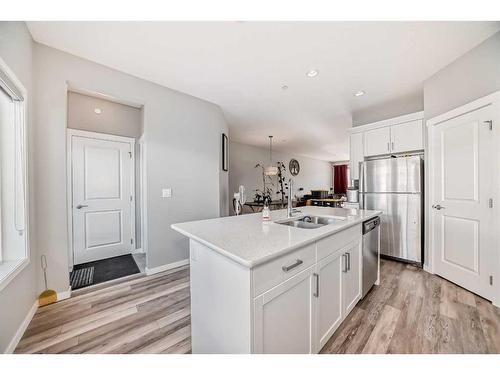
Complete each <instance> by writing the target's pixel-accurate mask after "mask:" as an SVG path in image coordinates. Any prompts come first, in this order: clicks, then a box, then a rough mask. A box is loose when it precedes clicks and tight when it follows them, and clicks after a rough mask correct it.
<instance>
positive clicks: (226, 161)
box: [222, 133, 229, 172]
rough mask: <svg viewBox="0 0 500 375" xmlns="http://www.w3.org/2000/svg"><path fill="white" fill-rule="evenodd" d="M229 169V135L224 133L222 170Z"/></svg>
mask: <svg viewBox="0 0 500 375" xmlns="http://www.w3.org/2000/svg"><path fill="white" fill-rule="evenodd" d="M228 169H229V148H228V142H227V135H225V134H224V133H222V170H223V171H226V172H227V171H228Z"/></svg>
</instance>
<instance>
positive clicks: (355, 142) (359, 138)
mask: <svg viewBox="0 0 500 375" xmlns="http://www.w3.org/2000/svg"><path fill="white" fill-rule="evenodd" d="M349 150H350V155H351V158H350V162H349V163H350V165H349V169H350V171H351V175H350V176H351V177H350V178H351V180H358V179H359V163H361V162H362V161H363V160H364V155H365V154H364V150H363V133H354V134H351V137H350V140H349Z"/></svg>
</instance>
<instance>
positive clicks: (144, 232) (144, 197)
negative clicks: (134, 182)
mask: <svg viewBox="0 0 500 375" xmlns="http://www.w3.org/2000/svg"><path fill="white" fill-rule="evenodd" d="M139 145H140V149H139V154H140V161H139V162H140V163H141V165H140V168H139V170H140V186H141V195H140V197H141V212H140V215H141V247H142V252H143V253H146V263H147V257H148V220H147V217H148V179H147V163H146V158H147V146H146V140H145V136H144V134H143V135H141V137H140V138H139Z"/></svg>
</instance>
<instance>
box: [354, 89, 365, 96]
mask: <svg viewBox="0 0 500 375" xmlns="http://www.w3.org/2000/svg"><path fill="white" fill-rule="evenodd" d="M363 95H365V92H364V91H363V90H360V91H357V92H355V93H354V96H363Z"/></svg>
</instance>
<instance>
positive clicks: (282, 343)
mask: <svg viewBox="0 0 500 375" xmlns="http://www.w3.org/2000/svg"><path fill="white" fill-rule="evenodd" d="M314 270H315V267H314V266H313V267H310V268H308V269H306V270H304V271H302V272H300V273H298V274H297V275H295V276H293V277H292V278H290V279H288V280H287V281H285V282H283V283H282V284H280V285H278V286H276V287H274V288H273V289H271V290H269V291H267V292H265V293H263V294H261V295H260V296H259V297H257V298H255V299H254V352H255V353H284V354H301V353H302V354H303V353H314V352H315V332H314V329H315V328H314V323H315V312H314V309H315V307H316V301H315V297H314V294H315V292H314V288H315V287H316V283H315V279H316V277H315V274H314Z"/></svg>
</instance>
